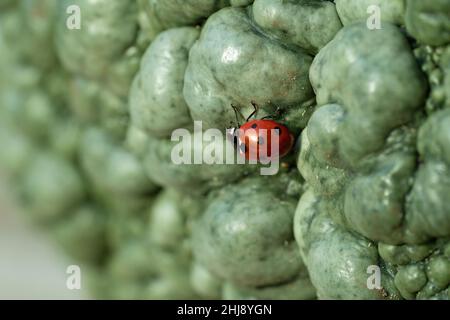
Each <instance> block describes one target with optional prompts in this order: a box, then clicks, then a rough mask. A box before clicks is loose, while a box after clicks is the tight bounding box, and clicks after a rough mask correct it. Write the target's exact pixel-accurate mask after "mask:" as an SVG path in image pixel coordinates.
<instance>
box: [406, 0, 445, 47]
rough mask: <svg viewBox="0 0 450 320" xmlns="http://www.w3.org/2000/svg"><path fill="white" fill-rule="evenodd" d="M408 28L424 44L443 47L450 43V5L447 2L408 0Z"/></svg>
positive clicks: (441, 0)
mask: <svg viewBox="0 0 450 320" xmlns="http://www.w3.org/2000/svg"><path fill="white" fill-rule="evenodd" d="M406 3H407V10H406V15H405V20H406V21H405V22H406V28H407V29H408V32H409V33H410V34H411V35H413V36H414V37H415V38H416V39H417V40H419V41H421V42H422V43H424V44H428V45H433V46H441V45H445V44H448V43H449V42H450V3H449V2H448V1H446V0H435V1H420V0H406Z"/></svg>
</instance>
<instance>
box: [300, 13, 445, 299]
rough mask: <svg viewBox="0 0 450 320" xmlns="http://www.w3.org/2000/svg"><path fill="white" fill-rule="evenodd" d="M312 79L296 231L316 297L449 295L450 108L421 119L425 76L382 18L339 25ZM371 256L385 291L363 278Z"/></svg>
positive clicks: (398, 35)
mask: <svg viewBox="0 0 450 320" xmlns="http://www.w3.org/2000/svg"><path fill="white" fill-rule="evenodd" d="M443 36H444V37H445V34H444V35H443ZM381 43H382V44H383V45H381ZM442 51H443V50H442V49H440V50H439V54H442ZM439 54H438V55H437V56H436V57H438V56H439ZM436 59H437V58H436ZM436 59H435V60H436ZM437 60H440V59H437ZM388 64H389V65H388ZM437 64H438V63H437ZM428 69H430V68H428ZM428 69H427V68H426V67H425V68H424V70H425V71H428ZM437 69H439V67H437ZM441 72H442V69H441ZM429 77H436V75H434V76H432V75H430V76H429ZM342 78H344V79H346V85H345V86H342ZM310 79H311V84H312V86H313V88H314V90H315V93H316V98H317V103H318V105H319V106H320V107H319V108H318V109H317V110H316V111H315V113H314V114H313V115H312V117H311V118H310V120H309V122H308V126H307V127H306V129H305V130H304V131H303V133H302V139H301V141H302V146H301V152H300V155H299V158H298V167H299V170H300V172H301V173H302V175H303V177H304V178H305V180H306V181H307V182H308V183H309V185H310V190H309V191H308V192H307V193H306V194H304V195H303V196H302V198H301V200H300V202H299V205H298V207H297V213H296V218H295V219H296V222H295V228H296V232H295V234H296V239H297V241H298V243H299V246H300V250H301V253H302V257H303V258H304V260H305V263H306V265H307V266H308V270H309V272H310V276H311V281H312V283H313V284H314V286H315V287H316V288H317V291H318V296H319V298H332V299H340V298H348V299H354V298H356V299H369V298H375V299H377V298H406V299H413V298H414V299H415V298H417V299H429V298H438V299H448V286H449V281H448V275H449V274H450V264H448V259H447V258H446V257H445V254H444V253H443V252H444V248H445V247H446V246H447V245H448V237H449V236H450V215H449V207H448V204H447V201H446V195H448V194H449V192H450V189H449V182H448V178H447V177H448V175H449V174H448V165H449V162H448V160H449V159H448V146H449V143H448V141H447V140H448V138H449V137H450V133H449V131H448V128H449V126H450V122H449V121H448V110H447V109H446V110H441V111H435V112H434V113H432V114H431V115H430V116H429V117H428V118H424V116H423V113H422V112H423V110H422V108H423V106H424V105H425V104H426V103H425V99H426V94H427V93H428V92H427V89H428V88H427V82H426V81H425V79H426V77H425V76H424V74H423V73H422V71H421V70H420V65H419V63H418V62H416V59H415V57H414V55H413V52H412V50H411V48H410V47H409V45H408V43H407V41H406V39H405V37H404V36H403V35H402V33H401V32H400V31H399V29H398V28H397V27H395V26H393V25H390V24H388V23H387V22H384V23H383V28H382V29H381V30H373V31H369V30H368V29H367V28H366V27H365V25H364V23H359V24H358V23H357V24H352V25H349V26H346V27H344V28H343V29H342V30H341V31H340V32H339V33H338V34H337V36H336V37H335V38H334V39H333V40H332V41H331V42H330V43H328V44H327V45H326V46H325V48H323V49H322V50H321V51H320V52H319V54H318V55H317V56H316V57H315V59H314V61H313V63H312V66H311V69H310ZM439 82H441V81H437V83H435V85H434V84H433V82H431V83H432V84H433V87H432V88H431V89H432V91H431V92H432V93H433V92H435V91H436V90H439ZM436 96H437V95H436V94H431V95H430V98H429V99H430V100H433V99H434V100H435V102H437V101H436ZM439 100H440V105H439V106H442V102H443V101H445V97H444V98H442V97H439ZM437 106H438V104H436V107H437ZM431 111H432V110H431ZM362 236H364V237H362ZM377 244H378V245H377ZM404 248H405V249H404ZM405 250H406V251H405ZM324 257H327V258H326V259H324ZM434 261H436V262H434ZM371 265H376V266H379V267H380V269H381V270H382V274H381V281H382V289H380V290H376V289H374V290H371V289H369V288H368V287H367V285H366V281H367V279H368V277H369V275H368V274H367V273H366V270H367V268H368V267H369V266H371ZM432 269H434V270H439V272H437V271H435V272H437V273H439V276H438V277H437V278H439V279H437V278H436V277H435V276H433V271H434V270H433V271H431V270H432Z"/></svg>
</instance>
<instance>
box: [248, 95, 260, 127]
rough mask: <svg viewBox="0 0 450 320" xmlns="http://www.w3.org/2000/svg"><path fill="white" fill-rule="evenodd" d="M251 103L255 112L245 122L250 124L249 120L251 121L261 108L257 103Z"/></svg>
mask: <svg viewBox="0 0 450 320" xmlns="http://www.w3.org/2000/svg"><path fill="white" fill-rule="evenodd" d="M250 103H251V104H252V106H253V108H254V110H253V112H252V113H251V114H250V115H249V116H248V118H247V120H245V122H248V120H250V118H251V117H253V116H254V115H255V114H256V113H257V112H258V109H259V107H258V105H257V104H256V102H255V101H253V100H252V101H250Z"/></svg>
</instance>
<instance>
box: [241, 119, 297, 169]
mask: <svg viewBox="0 0 450 320" xmlns="http://www.w3.org/2000/svg"><path fill="white" fill-rule="evenodd" d="M274 138H277V139H278V148H276V145H275V144H274V148H275V149H274V150H273V154H272V141H273V140H272V139H274ZM237 142H238V144H237V147H238V150H239V153H240V154H241V155H243V156H245V158H246V159H247V160H261V159H274V158H278V157H279V158H281V157H283V156H285V155H286V154H287V153H289V151H290V150H291V149H292V146H293V145H294V136H293V135H292V134H291V133H290V132H289V129H288V128H287V127H286V126H284V125H282V124H280V123H278V122H276V121H274V120H252V121H248V122H246V123H244V124H243V125H242V126H241V127H240V128H239V133H238V141H237Z"/></svg>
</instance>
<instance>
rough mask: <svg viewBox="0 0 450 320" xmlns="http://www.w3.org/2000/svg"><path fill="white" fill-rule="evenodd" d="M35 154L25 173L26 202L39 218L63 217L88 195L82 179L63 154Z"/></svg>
mask: <svg viewBox="0 0 450 320" xmlns="http://www.w3.org/2000/svg"><path fill="white" fill-rule="evenodd" d="M34 157H35V159H34V160H33V162H32V163H31V164H30V166H29V167H28V168H27V169H26V170H27V171H26V172H25V173H24V175H23V182H22V192H21V195H22V198H23V201H24V203H25V204H26V205H27V206H29V207H30V208H31V210H32V212H33V218H35V219H37V220H38V221H43V222H47V221H52V220H55V219H62V217H63V216H64V215H66V214H67V213H68V212H69V211H70V210H71V209H74V206H76V205H77V204H78V203H79V202H80V201H82V200H83V197H84V196H85V192H84V188H83V181H82V178H81V177H80V174H79V173H78V172H77V171H76V169H75V168H74V167H73V166H71V165H70V164H69V163H67V162H66V161H65V160H64V159H63V158H61V157H58V156H56V155H53V154H47V153H43V154H37V155H35V156H34Z"/></svg>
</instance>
